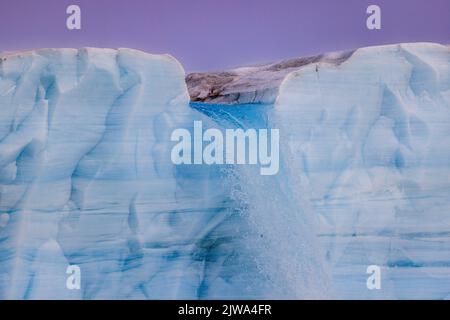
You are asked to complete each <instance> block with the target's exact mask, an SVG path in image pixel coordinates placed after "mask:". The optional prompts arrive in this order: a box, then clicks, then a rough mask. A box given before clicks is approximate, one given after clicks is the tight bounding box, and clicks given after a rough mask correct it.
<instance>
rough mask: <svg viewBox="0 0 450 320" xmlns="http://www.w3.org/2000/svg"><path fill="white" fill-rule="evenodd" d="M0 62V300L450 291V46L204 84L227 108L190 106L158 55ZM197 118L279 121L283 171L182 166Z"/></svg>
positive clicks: (40, 53) (342, 58) (19, 56)
mask: <svg viewBox="0 0 450 320" xmlns="http://www.w3.org/2000/svg"><path fill="white" fill-rule="evenodd" d="M0 59H1V60H0V298H2V299H7V298H19V299H22V298H24V299H36V298H49V299H54V298H59V299H102V298H111V299H116V298H131V299H162V298H169V299H172V298H188V299H196V298H199V299H204V298H367V299H377V298H390V299H396V298H437V299H442V298H448V297H449V296H450V263H449V261H450V231H449V230H450V49H449V47H446V46H443V45H438V44H429V43H418V44H402V45H391V46H382V47H370V48H363V49H358V50H356V51H355V52H351V53H345V54H344V53H342V54H339V55H326V56H323V57H321V58H317V59H309V60H304V61H303V60H302V61H301V63H295V64H294V65H295V67H292V66H293V65H292V64H290V63H285V64H282V63H281V64H278V65H279V67H270V66H269V67H267V66H265V67H261V68H262V69H263V70H262V69H261V68H260V70H256V69H258V68H256V69H255V68H253V69H246V70H245V72H244V71H243V70H241V71H242V72H238V73H236V74H235V75H234V76H233V77H234V78H233V81H232V82H230V86H231V85H232V86H233V87H232V88H231V89H230V90H228V88H227V87H226V84H225V87H223V88H221V90H223V92H224V98H220V99H219V100H217V101H214V99H209V100H208V99H207V98H206V97H208V95H209V94H211V92H212V91H210V92H209V93H208V90H210V89H211V88H210V87H209V84H208V83H209V82H208V81H210V80H208V81H207V82H206V87H205V83H204V82H202V79H201V77H202V75H197V76H196V77H197V78H196V84H197V85H198V83H203V84H202V85H201V87H195V86H194V87H195V88H194V89H195V90H196V91H195V90H194V91H191V92H197V93H196V94H198V95H201V96H202V97H203V98H201V99H204V101H210V102H221V103H223V102H227V103H237V104H234V105H220V104H204V103H198V104H197V103H195V104H192V105H191V106H190V105H189V94H188V90H187V86H186V83H185V80H184V76H185V75H184V71H183V68H182V66H181V65H180V64H179V63H178V62H177V61H176V60H175V59H174V58H172V57H170V56H165V55H151V54H146V53H143V52H139V51H136V50H131V49H118V50H112V49H94V48H86V49H79V50H76V49H42V50H35V51H29V52H12V53H5V54H2V55H0ZM251 70H253V71H251ZM249 72H250V73H249ZM252 72H256V73H252ZM215 76H217V75H215ZM219 76H220V75H219ZM199 77H200V78H199ZM240 77H242V78H240ZM258 77H259V78H258ZM191 79H192V77H191ZM208 79H210V78H208ZM249 79H250V80H249ZM189 81H190V80H189V76H188V86H189ZM191 81H192V80H191ZM248 81H255V83H254V85H253V87H252V88H251V90H253V91H252V92H253V93H252V94H253V95H252V96H253V97H254V99H253V100H252V99H250V100H249V99H247V98H248V97H249V96H250V95H251V94H250V95H249V94H248V92H247V93H246V94H240V90H241V91H242V93H244V92H245V90H247V91H248V88H249V86H248ZM216 84H217V83H216V82H214V85H216ZM240 85H241V86H242V88H240V87H239V86H240ZM196 88H197V89H198V90H197V89H196ZM261 88H262V90H261ZM205 90H206V91H205ZM230 92H232V93H230ZM242 97H246V98H245V99H244V98H242ZM199 99H200V98H199ZM221 99H222V100H221ZM248 101H251V102H265V104H262V103H259V104H242V103H243V102H248ZM194 121H202V122H203V124H204V125H205V126H209V127H217V128H220V129H226V128H243V129H245V128H279V129H280V170H279V173H278V174H277V175H274V176H261V175H260V174H259V169H258V167H254V166H246V165H227V166H221V165H179V166H176V165H174V164H173V163H172V162H171V161H170V150H171V147H172V145H173V142H171V141H170V134H171V132H172V131H173V130H174V129H175V128H189V129H192V128H191V127H192V125H193V123H194ZM69 265H78V266H79V267H80V269H81V279H82V280H81V290H68V289H67V288H66V279H67V276H68V275H67V274H66V269H67V267H68V266H69ZM369 265H378V266H380V267H381V272H382V276H381V277H382V280H381V284H382V288H381V290H368V289H367V287H366V280H367V277H368V276H369V275H368V274H367V273H366V269H367V267H368V266H369Z"/></svg>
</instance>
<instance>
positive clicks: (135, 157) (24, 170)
mask: <svg viewBox="0 0 450 320" xmlns="http://www.w3.org/2000/svg"><path fill="white" fill-rule="evenodd" d="M0 67H1V69H0V76H1V79H0V108H1V113H0V221H1V225H0V298H19V299H21V298H25V299H35V298H85V299H99V298H135V299H141V298H142V299H144V298H197V297H199V296H201V295H205V294H207V293H208V292H209V291H208V290H209V287H207V286H206V284H204V283H203V281H204V279H206V276H208V275H209V274H211V275H212V276H213V279H212V280H211V283H213V282H214V281H213V280H214V279H215V278H216V275H217V274H220V270H215V269H213V270H211V271H209V269H208V268H209V264H208V263H205V260H207V259H213V258H211V257H209V256H208V255H209V254H211V255H213V256H214V250H218V251H220V250H221V247H220V243H219V242H220V239H221V235H220V231H216V229H217V228H216V227H217V225H219V224H220V222H221V221H222V220H224V219H226V218H227V216H228V211H229V208H228V207H227V203H226V196H224V195H223V192H224V188H223V187H222V186H223V185H225V183H223V182H221V179H219V178H220V172H219V171H218V170H216V169H214V168H212V167H208V168H204V167H202V166H199V167H188V168H175V167H174V166H173V165H172V162H171V161H170V150H171V146H172V145H171V141H170V134H171V132H172V130H173V129H174V128H178V127H185V128H186V127H187V128H189V126H192V122H193V121H194V120H202V116H201V114H200V113H198V112H195V111H192V110H191V109H190V108H189V105H188V102H189V98H188V94H187V90H186V85H185V83H184V71H183V69H182V67H181V66H180V65H179V64H178V62H177V61H176V60H175V59H173V58H171V57H170V56H159V55H150V54H145V53H142V52H138V51H134V50H129V49H119V50H107V49H80V50H73V49H62V50H37V51H32V52H25V53H12V54H8V55H4V56H2V61H1V65H0ZM214 232H217V234H218V235H216V236H215V237H212V236H211V240H209V237H210V235H211V234H212V233H214ZM223 251H227V248H224V250H223ZM224 258H226V254H224V257H223V258H222V257H217V258H214V259H216V260H219V259H224ZM217 263H218V264H220V263H221V261H217ZM68 265H77V266H79V267H80V269H81V271H82V273H81V275H82V277H81V290H68V289H67V288H66V279H67V277H68V275H67V274H66V269H67V266H68ZM216 269H217V268H216ZM232 276H233V275H230V276H229V278H230V279H231V278H232ZM231 282H232V280H230V283H231ZM223 287H225V288H222V289H221V291H225V289H226V287H227V284H226V283H225V284H224V285H223ZM211 290H212V289H211ZM230 290H231V289H230Z"/></svg>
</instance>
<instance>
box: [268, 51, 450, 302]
mask: <svg viewBox="0 0 450 320" xmlns="http://www.w3.org/2000/svg"><path fill="white" fill-rule="evenodd" d="M271 119H272V121H273V125H275V126H278V127H280V130H281V131H282V137H281V138H280V139H282V141H283V143H284V144H285V147H286V149H287V150H286V152H285V154H284V156H285V157H287V158H288V160H287V161H288V162H289V166H290V167H291V169H292V170H293V171H294V172H295V174H298V175H299V176H300V185H299V186H298V187H300V188H301V190H303V191H304V192H307V197H308V198H309V199H310V203H311V204H312V208H313V210H314V214H315V215H316V216H317V217H319V219H320V223H319V227H318V229H317V235H318V238H317V241H319V242H320V243H321V244H322V248H323V249H324V250H325V252H324V254H325V256H326V263H327V265H328V267H329V272H330V274H331V276H332V279H333V287H334V288H333V289H334V295H335V296H336V297H345V298H359V299H361V298H386V299H390V298H392V299H394V298H433V299H438V298H445V297H448V295H449V294H450V50H449V48H448V47H445V46H442V45H437V44H426V43H422V44H404V45H392V46H384V47H373V48H364V49H359V50H357V51H356V52H355V53H354V54H353V55H352V57H351V58H349V59H348V60H347V61H345V62H344V63H342V64H341V65H339V66H334V65H330V64H319V65H317V66H314V65H310V66H307V67H305V68H304V69H302V70H300V71H296V72H294V73H291V74H290V75H289V76H287V77H286V79H285V80H284V82H283V84H282V85H281V87H280V93H279V96H278V98H277V101H276V103H275V107H274V111H273V113H272V118H271ZM304 196H306V195H304ZM369 265H377V266H380V267H381V275H382V277H381V280H382V282H381V285H382V288H381V290H372V291H371V290H367V288H366V279H367V277H368V276H369V275H368V274H366V268H367V266H369Z"/></svg>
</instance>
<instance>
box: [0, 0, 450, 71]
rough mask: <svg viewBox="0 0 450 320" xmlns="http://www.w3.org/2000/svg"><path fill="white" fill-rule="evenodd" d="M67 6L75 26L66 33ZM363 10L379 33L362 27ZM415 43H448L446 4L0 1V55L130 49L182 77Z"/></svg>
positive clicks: (430, 0)
mask: <svg viewBox="0 0 450 320" xmlns="http://www.w3.org/2000/svg"><path fill="white" fill-rule="evenodd" d="M69 4H78V5H79V6H80V7H81V11H82V29H81V30H74V31H69V30H67V29H66V26H65V21H66V17H67V15H66V13H65V11H66V7H67V6H68V5H69ZM369 4H378V5H379V6H380V7H381V9H382V29H381V30H376V31H369V30H367V28H366V23H365V21H366V17H367V15H366V8H367V6H368V5H369ZM415 41H433V42H440V43H447V44H450V0H0V51H8V50H18V49H28V48H40V47H82V46H96V47H113V48H116V47H130V48H136V49H141V50H144V51H148V52H152V53H170V54H172V55H173V56H175V57H176V58H177V59H178V60H180V61H181V63H182V64H183V65H184V67H185V69H186V70H187V71H198V70H220V69H223V68H227V67H233V66H239V65H246V64H255V63H260V62H270V61H274V60H279V59H284V58H290V57H297V56H304V55H309V54H316V53H321V52H327V51H335V50H343V49H351V48H356V47H362V46H367V45H375V44H384V43H396V42H415Z"/></svg>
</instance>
